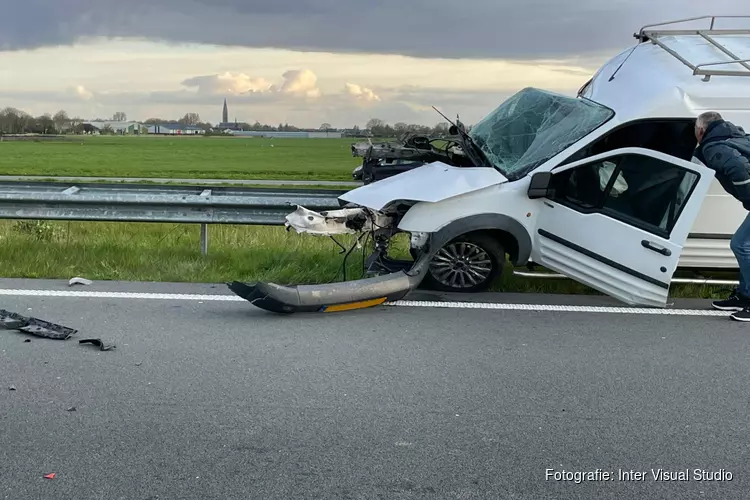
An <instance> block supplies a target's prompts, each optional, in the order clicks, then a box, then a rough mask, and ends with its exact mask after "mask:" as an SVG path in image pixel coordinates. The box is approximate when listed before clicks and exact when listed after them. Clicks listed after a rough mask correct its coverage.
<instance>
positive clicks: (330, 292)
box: [227, 252, 433, 314]
mask: <svg viewBox="0 0 750 500" xmlns="http://www.w3.org/2000/svg"><path fill="white" fill-rule="evenodd" d="M432 256H433V255H432V252H429V253H425V254H424V255H423V256H422V257H420V258H419V259H418V260H417V261H415V263H414V265H413V266H412V267H411V268H410V269H409V270H408V271H407V272H404V271H398V272H395V273H390V274H386V275H383V276H376V277H373V278H366V279H362V280H356V281H343V282H339V283H327V284H322V285H296V286H282V285H277V284H275V283H255V284H248V283H242V282H239V281H234V282H232V283H228V284H227V285H228V286H229V289H230V290H231V291H232V292H234V293H235V294H236V295H238V296H240V297H242V298H243V299H245V300H247V301H249V302H250V303H251V304H253V305H254V306H256V307H259V308H261V309H265V310H266V311H271V312H276V313H287V314H289V313H295V312H335V311H347V310H352V309H363V308H366V307H373V306H377V305H380V304H383V303H385V302H391V301H395V300H400V299H401V298H403V297H404V296H405V295H406V294H408V293H409V292H411V291H412V290H414V289H415V288H417V287H418V286H419V284H420V283H421V282H422V280H423V279H424V277H425V274H426V273H427V268H428V264H429V262H430V260H431V259H432Z"/></svg>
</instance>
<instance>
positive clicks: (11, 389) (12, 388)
mask: <svg viewBox="0 0 750 500" xmlns="http://www.w3.org/2000/svg"><path fill="white" fill-rule="evenodd" d="M8 390H9V391H15V390H16V386H15V385H11V386H10V387H8Z"/></svg>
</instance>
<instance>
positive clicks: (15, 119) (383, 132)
mask: <svg viewBox="0 0 750 500" xmlns="http://www.w3.org/2000/svg"><path fill="white" fill-rule="evenodd" d="M127 119H128V116H127V114H126V113H125V112H122V111H118V112H117V113H114V114H113V115H112V117H111V118H95V119H93V120H84V119H83V118H80V117H78V116H75V117H70V116H69V115H68V113H67V112H66V111H65V110H60V111H58V112H57V113H55V114H54V115H50V114H49V113H46V114H43V115H41V116H32V115H30V114H29V113H26V112H24V111H22V110H19V109H16V108H11V107H7V108H4V109H2V110H0V134H66V133H73V134H81V133H84V132H86V130H87V129H86V126H85V122H87V121H92V122H104V121H115V122H125V121H127ZM140 123H143V124H144V125H155V124H176V125H183V126H194V127H200V128H202V129H203V130H210V129H212V128H214V127H215V125H214V124H212V123H210V122H204V121H203V120H201V117H200V115H199V114H198V113H186V114H185V115H184V116H183V117H182V118H180V119H177V120H175V119H165V118H149V119H147V120H144V121H142V122H140ZM216 125H218V124H216ZM449 127H450V125H449V124H448V123H438V124H437V125H435V126H434V127H429V126H426V125H417V124H407V123H403V122H398V123H395V124H393V125H391V124H389V123H386V122H385V121H383V120H381V119H379V118H372V119H371V120H369V121H368V122H367V125H366V128H365V129H361V128H360V127H359V126H357V125H355V126H354V127H352V128H351V129H346V130H344V132H346V135H348V136H353V137H380V138H388V137H399V136H402V135H403V134H405V133H416V134H424V135H432V136H438V137H439V136H444V135H447V134H448V128H449ZM237 128H240V129H241V130H248V131H258V132H299V131H312V130H330V131H335V130H337V129H334V128H333V127H331V125H330V124H329V123H323V124H322V125H321V126H320V127H319V128H318V129H309V128H299V127H295V126H294V125H289V124H288V123H279V124H278V125H268V124H262V123H260V122H258V121H256V122H255V123H252V124H250V123H245V122H238V123H237ZM108 129H109V130H110V131H111V127H103V128H102V130H101V132H102V133H108Z"/></svg>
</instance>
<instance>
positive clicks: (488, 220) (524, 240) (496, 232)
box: [432, 214, 532, 266]
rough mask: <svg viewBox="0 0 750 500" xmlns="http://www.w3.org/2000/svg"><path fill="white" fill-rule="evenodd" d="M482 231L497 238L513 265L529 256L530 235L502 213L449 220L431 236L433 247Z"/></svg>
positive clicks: (525, 261)
mask: <svg viewBox="0 0 750 500" xmlns="http://www.w3.org/2000/svg"><path fill="white" fill-rule="evenodd" d="M476 233H484V234H490V235H492V236H493V237H494V238H497V240H498V242H500V244H502V245H503V248H504V249H505V251H506V252H507V253H508V255H509V256H510V261H511V263H512V264H513V265H515V266H520V265H523V264H526V263H527V262H528V261H529V258H530V256H531V245H532V243H531V236H530V235H529V233H528V231H527V230H526V228H525V227H524V226H523V225H522V224H521V223H520V222H518V221H517V220H515V219H513V218H512V217H509V216H507V215H502V214H477V215H471V216H468V217H463V218H461V219H456V220H454V221H452V222H449V223H448V224H446V225H445V226H443V227H442V228H440V229H439V230H438V231H437V232H436V233H434V237H433V242H432V244H433V247H434V248H435V249H438V248H441V247H442V246H443V245H445V244H447V243H449V242H451V241H453V240H454V239H456V238H458V237H459V236H464V235H466V234H476Z"/></svg>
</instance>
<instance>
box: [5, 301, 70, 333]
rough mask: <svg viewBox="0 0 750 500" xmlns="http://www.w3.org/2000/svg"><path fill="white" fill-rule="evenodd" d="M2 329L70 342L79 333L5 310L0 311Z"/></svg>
mask: <svg viewBox="0 0 750 500" xmlns="http://www.w3.org/2000/svg"><path fill="white" fill-rule="evenodd" d="M0 327H2V328H5V329H8V330H19V331H22V332H24V333H30V334H32V335H35V336H37V337H44V338H48V339H54V340H68V339H69V338H70V337H72V336H73V335H74V334H75V333H77V332H78V330H76V329H74V328H68V327H67V326H62V325H58V324H56V323H50V322H49V321H44V320H42V319H39V318H33V317H29V316H22V315H20V314H18V313H14V312H10V311H6V310H5V309H0Z"/></svg>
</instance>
